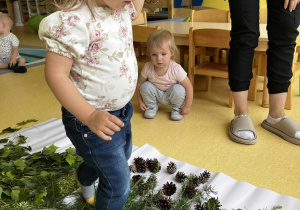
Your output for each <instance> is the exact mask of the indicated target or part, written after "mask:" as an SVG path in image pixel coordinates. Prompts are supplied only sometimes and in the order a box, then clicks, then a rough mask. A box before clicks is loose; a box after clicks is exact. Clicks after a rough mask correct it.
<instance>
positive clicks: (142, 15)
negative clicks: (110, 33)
mask: <svg viewBox="0 0 300 210" xmlns="http://www.w3.org/2000/svg"><path fill="white" fill-rule="evenodd" d="M131 25H133V26H134V25H143V26H146V25H147V13H146V11H142V12H141V13H140V15H139V16H138V18H137V19H135V20H133V21H132V22H131Z"/></svg>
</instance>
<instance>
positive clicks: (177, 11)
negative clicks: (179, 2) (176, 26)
mask: <svg viewBox="0 0 300 210" xmlns="http://www.w3.org/2000/svg"><path fill="white" fill-rule="evenodd" d="M190 15H191V9H186V8H174V9H173V18H187V17H190Z"/></svg>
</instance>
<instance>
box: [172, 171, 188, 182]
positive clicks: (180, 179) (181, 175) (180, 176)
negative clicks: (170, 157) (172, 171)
mask: <svg viewBox="0 0 300 210" xmlns="http://www.w3.org/2000/svg"><path fill="white" fill-rule="evenodd" d="M185 179H186V175H185V173H184V172H181V171H178V172H177V174H176V176H175V180H176V181H177V182H179V183H182V182H184V180H185Z"/></svg>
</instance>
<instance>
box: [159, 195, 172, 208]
mask: <svg viewBox="0 0 300 210" xmlns="http://www.w3.org/2000/svg"><path fill="white" fill-rule="evenodd" d="M172 205H173V201H172V200H171V199H170V198H167V197H162V198H161V199H160V200H159V201H158V206H159V208H160V209H161V210H169V209H171V208H172Z"/></svg>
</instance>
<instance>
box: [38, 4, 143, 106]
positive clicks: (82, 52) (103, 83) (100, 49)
mask: <svg viewBox="0 0 300 210" xmlns="http://www.w3.org/2000/svg"><path fill="white" fill-rule="evenodd" d="M134 14H135V8H134V6H133V4H132V3H131V4H129V5H127V6H125V8H124V9H122V10H114V9H111V8H109V7H97V8H95V19H93V18H92V15H91V12H90V10H89V9H88V7H87V6H83V7H81V8H80V9H78V10H76V11H69V12H63V11H58V12H55V13H53V14H51V15H49V16H48V17H46V18H44V19H43V20H42V22H41V23H40V26H39V28H40V29H39V37H40V39H43V40H45V41H46V47H47V50H49V51H51V52H54V53H57V54H60V55H62V56H66V57H69V58H72V59H73V65H72V68H71V72H70V79H71V81H72V82H73V83H74V84H75V86H76V87H77V89H78V91H79V92H80V93H81V95H82V96H83V97H84V98H85V99H86V100H87V101H88V102H89V103H90V104H91V105H93V106H94V107H95V108H96V109H99V110H106V111H115V110H119V109H121V108H122V107H124V106H125V105H126V104H127V103H128V102H129V101H130V99H131V98H132V96H133V94H134V92H135V88H136V83H137V74H138V73H137V69H138V67H137V61H136V57H135V53H134V49H133V41H132V28H131V21H132V18H133V17H134Z"/></svg>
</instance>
